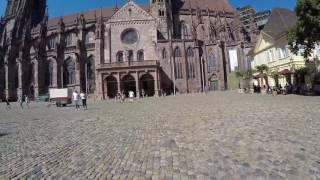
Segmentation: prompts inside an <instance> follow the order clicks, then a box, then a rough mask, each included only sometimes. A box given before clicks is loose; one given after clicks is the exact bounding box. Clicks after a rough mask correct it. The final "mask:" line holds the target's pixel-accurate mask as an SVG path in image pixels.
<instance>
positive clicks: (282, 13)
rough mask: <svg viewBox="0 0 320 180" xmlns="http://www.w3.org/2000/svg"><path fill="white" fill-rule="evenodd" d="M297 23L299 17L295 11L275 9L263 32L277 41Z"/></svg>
mask: <svg viewBox="0 0 320 180" xmlns="http://www.w3.org/2000/svg"><path fill="white" fill-rule="evenodd" d="M296 23H297V17H296V15H295V13H294V12H293V11H290V10H288V9H284V8H274V9H273V10H272V12H271V15H270V17H269V20H268V22H267V24H266V25H265V26H264V28H263V29H262V32H264V33H265V34H267V35H269V36H271V37H272V38H275V39H276V38H278V37H280V36H282V35H283V34H285V33H286V32H287V30H289V28H291V27H293V26H294V25H295V24H296Z"/></svg>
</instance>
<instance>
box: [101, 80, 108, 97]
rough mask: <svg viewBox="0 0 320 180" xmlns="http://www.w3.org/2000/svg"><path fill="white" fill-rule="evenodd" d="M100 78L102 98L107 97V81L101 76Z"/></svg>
mask: <svg viewBox="0 0 320 180" xmlns="http://www.w3.org/2000/svg"><path fill="white" fill-rule="evenodd" d="M101 79H102V81H101V83H102V86H101V87H102V94H103V99H109V96H108V82H107V81H106V80H105V79H103V78H101Z"/></svg>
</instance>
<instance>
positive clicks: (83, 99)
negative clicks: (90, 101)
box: [80, 92, 87, 110]
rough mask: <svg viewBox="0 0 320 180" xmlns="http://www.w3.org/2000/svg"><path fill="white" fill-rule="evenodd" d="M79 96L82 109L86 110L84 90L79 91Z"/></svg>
mask: <svg viewBox="0 0 320 180" xmlns="http://www.w3.org/2000/svg"><path fill="white" fill-rule="evenodd" d="M80 98H81V100H82V107H83V109H85V110H87V97H86V94H85V93H84V92H81V93H80Z"/></svg>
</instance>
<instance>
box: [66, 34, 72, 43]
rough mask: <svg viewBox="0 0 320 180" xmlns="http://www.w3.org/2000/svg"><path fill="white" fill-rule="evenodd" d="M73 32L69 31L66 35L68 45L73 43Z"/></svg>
mask: <svg viewBox="0 0 320 180" xmlns="http://www.w3.org/2000/svg"><path fill="white" fill-rule="evenodd" d="M72 36H73V35H72V33H69V34H67V35H66V39H65V41H66V46H72V45H73V42H72Z"/></svg>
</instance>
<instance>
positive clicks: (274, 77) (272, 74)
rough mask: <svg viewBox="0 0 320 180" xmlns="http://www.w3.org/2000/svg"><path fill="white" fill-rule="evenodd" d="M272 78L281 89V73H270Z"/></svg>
mask: <svg viewBox="0 0 320 180" xmlns="http://www.w3.org/2000/svg"><path fill="white" fill-rule="evenodd" d="M270 75H271V77H272V78H273V79H274V81H275V83H276V87H279V72H278V71H272V72H271V73H270Z"/></svg>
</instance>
